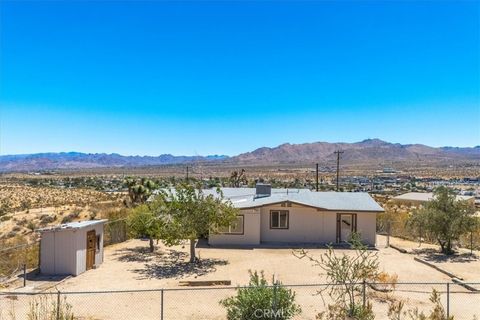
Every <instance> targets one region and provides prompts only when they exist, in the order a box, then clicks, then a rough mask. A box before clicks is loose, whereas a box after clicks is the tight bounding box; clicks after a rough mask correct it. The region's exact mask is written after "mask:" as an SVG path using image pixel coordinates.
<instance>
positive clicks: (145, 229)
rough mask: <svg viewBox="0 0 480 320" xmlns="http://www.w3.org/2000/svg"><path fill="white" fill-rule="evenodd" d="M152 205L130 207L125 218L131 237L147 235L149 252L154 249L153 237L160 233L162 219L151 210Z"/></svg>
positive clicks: (159, 235) (157, 237)
mask: <svg viewBox="0 0 480 320" xmlns="http://www.w3.org/2000/svg"><path fill="white" fill-rule="evenodd" d="M153 207H154V206H148V205H146V204H142V205H139V206H137V207H135V208H133V209H131V212H130V214H129V215H128V218H127V225H128V227H129V231H130V234H131V235H132V236H133V237H147V238H148V239H149V246H150V252H153V251H154V250H155V247H154V245H153V239H159V238H160V237H161V234H162V226H163V224H162V221H161V220H160V219H159V217H158V215H157V214H156V213H155V211H154V210H152V208H153Z"/></svg>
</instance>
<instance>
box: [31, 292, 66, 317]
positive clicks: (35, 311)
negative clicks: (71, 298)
mask: <svg viewBox="0 0 480 320" xmlns="http://www.w3.org/2000/svg"><path fill="white" fill-rule="evenodd" d="M27 319H28V320H74V319H75V317H74V315H73V312H72V305H71V304H69V303H68V302H67V298H66V297H63V299H61V300H60V303H59V304H58V302H57V300H56V297H54V296H52V295H40V296H37V297H35V298H34V299H33V300H32V301H31V302H30V305H29V309H28V313H27Z"/></svg>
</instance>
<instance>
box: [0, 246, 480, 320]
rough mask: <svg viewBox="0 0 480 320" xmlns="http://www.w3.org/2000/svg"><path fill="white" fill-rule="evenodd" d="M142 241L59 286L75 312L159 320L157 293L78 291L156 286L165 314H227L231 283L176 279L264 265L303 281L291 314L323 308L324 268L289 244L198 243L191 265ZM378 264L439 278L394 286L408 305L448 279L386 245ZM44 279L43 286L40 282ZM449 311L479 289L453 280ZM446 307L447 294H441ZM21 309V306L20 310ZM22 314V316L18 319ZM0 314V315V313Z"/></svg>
mask: <svg viewBox="0 0 480 320" xmlns="http://www.w3.org/2000/svg"><path fill="white" fill-rule="evenodd" d="M147 245H148V243H147V242H146V241H140V240H131V241H128V242H125V243H121V244H117V245H114V246H111V247H107V248H106V250H105V262H104V263H103V264H102V265H101V266H100V267H99V268H98V269H95V270H91V271H88V272H86V273H84V274H82V275H80V276H78V277H74V278H70V279H68V280H66V281H65V282H63V283H62V284H60V285H58V289H59V290H61V291H72V292H73V291H74V292H77V293H76V294H72V295H69V296H68V298H67V301H68V302H69V303H71V304H72V306H73V310H74V311H75V312H76V314H78V315H81V316H85V317H89V316H90V317H93V318H94V319H112V320H113V319H115V320H117V319H159V317H160V313H161V299H162V297H161V292H160V291H145V292H135V293H133V292H123V293H94V294H92V293H89V294H86V293H78V292H82V291H102V290H126V289H130V290H131V289H136V290H137V289H142V290H150V289H160V288H165V289H166V291H164V293H163V299H164V300H163V301H164V304H163V306H164V307H163V313H164V319H225V310H224V309H223V308H222V307H221V306H220V305H219V301H220V300H222V299H224V298H226V297H228V296H232V295H234V293H235V289H234V288H226V287H216V288H214V289H212V288H195V289H191V288H185V287H180V285H179V281H180V280H193V279H197V280H199V279H210V280H231V281H232V285H233V286H236V285H245V284H247V282H248V270H250V269H252V270H259V271H260V270H264V271H265V275H266V277H267V278H269V279H270V278H272V277H273V275H275V278H276V279H279V280H280V281H282V282H283V283H284V284H296V285H298V284H304V285H305V286H297V287H292V290H294V291H295V292H296V294H297V298H296V300H297V302H298V303H299V304H300V305H301V306H302V314H301V315H300V316H298V317H296V319H313V318H314V316H315V314H316V313H318V312H320V311H322V310H324V304H323V301H322V298H321V296H319V295H316V292H317V291H318V290H319V289H321V288H322V287H320V286H308V285H312V284H320V283H324V282H325V281H326V278H325V275H322V274H320V273H321V271H322V270H321V269H319V268H318V267H314V266H312V263H310V262H309V261H307V260H303V259H302V260H300V259H298V258H297V257H295V256H294V255H293V254H292V250H291V249H287V248H282V249H279V248H276V249H269V248H257V249H245V250H243V249H219V248H208V247H206V248H199V249H198V251H197V252H198V255H199V256H200V257H201V263H199V264H198V265H195V266H192V265H190V264H188V262H187V261H188V253H187V250H188V246H186V247H182V246H176V247H172V248H167V247H164V246H163V245H160V246H159V248H158V249H157V252H156V253H155V254H153V255H152V254H149V253H147V252H146V248H147ZM309 252H310V253H311V254H312V255H313V256H316V257H318V256H320V255H321V254H323V253H325V250H324V249H310V250H309ZM339 254H352V251H350V250H339ZM378 256H379V259H380V264H381V269H382V270H384V271H386V272H388V273H390V274H393V273H395V274H397V275H398V281H399V282H439V283H443V284H438V285H432V284H430V285H420V284H411V285H397V289H396V291H395V292H394V293H392V294H390V296H394V297H396V298H397V299H402V300H405V301H407V305H408V306H411V307H413V306H415V307H418V308H420V309H422V310H428V309H429V308H430V307H431V305H430V303H429V301H428V297H429V295H430V293H431V290H432V288H436V289H437V290H439V291H440V292H443V293H444V292H445V291H446V285H445V284H444V283H446V282H448V281H449V280H450V279H449V278H448V277H447V276H445V275H443V274H442V273H440V272H437V271H435V270H432V269H431V268H429V267H427V266H425V265H423V264H420V263H418V262H415V261H414V260H413V256H412V255H408V254H401V253H399V252H398V251H396V250H394V249H391V248H388V249H385V248H380V249H379V251H378ZM42 284H44V283H42ZM450 291H451V301H450V310H451V312H452V314H456V318H455V319H465V320H472V319H473V315H474V314H480V304H479V303H478V302H480V294H472V293H469V292H467V291H466V290H465V289H463V288H462V287H459V286H456V285H451V288H450ZM369 295H371V296H373V295H375V296H376V297H377V298H381V299H373V300H372V301H373V305H374V309H375V312H376V313H377V319H386V311H387V307H388V305H387V304H386V303H385V302H382V300H383V299H385V298H388V297H386V296H385V295H384V294H379V293H378V292H375V291H373V290H369ZM17 299H18V300H16V301H15V305H16V306H17V308H16V310H17V312H20V313H21V312H22V306H25V305H28V303H26V300H28V299H31V298H30V297H24V296H17ZM442 301H443V303H444V304H446V295H445V294H443V295H442ZM8 303H10V305H11V300H8V301H7V300H6V299H3V305H4V306H7V307H8V306H9V304H8ZM23 312H25V310H23ZM19 318H21V317H19ZM0 319H2V318H1V317H0Z"/></svg>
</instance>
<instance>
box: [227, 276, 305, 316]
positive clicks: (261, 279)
mask: <svg viewBox="0 0 480 320" xmlns="http://www.w3.org/2000/svg"><path fill="white" fill-rule="evenodd" d="M249 273H250V282H249V286H248V287H241V288H238V289H237V295H236V296H233V297H230V298H227V299H224V300H222V301H220V304H221V305H222V306H224V307H225V308H226V309H227V319H229V320H251V319H277V320H284V319H292V318H293V317H295V316H296V315H298V314H300V312H301V309H300V306H299V305H298V304H296V303H295V293H294V292H293V291H292V290H290V289H287V288H285V287H282V286H281V284H280V282H275V281H272V285H269V284H268V282H267V280H266V279H265V276H264V274H263V272H261V273H260V274H258V272H256V271H255V272H251V271H249Z"/></svg>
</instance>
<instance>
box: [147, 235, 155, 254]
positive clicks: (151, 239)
mask: <svg viewBox="0 0 480 320" xmlns="http://www.w3.org/2000/svg"><path fill="white" fill-rule="evenodd" d="M148 240H149V242H150V252H153V251H154V250H155V247H154V246H153V238H152V237H150V238H149V239H148Z"/></svg>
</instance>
